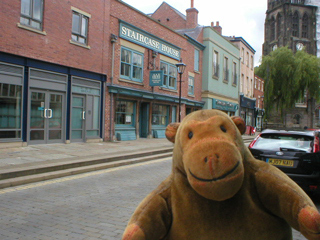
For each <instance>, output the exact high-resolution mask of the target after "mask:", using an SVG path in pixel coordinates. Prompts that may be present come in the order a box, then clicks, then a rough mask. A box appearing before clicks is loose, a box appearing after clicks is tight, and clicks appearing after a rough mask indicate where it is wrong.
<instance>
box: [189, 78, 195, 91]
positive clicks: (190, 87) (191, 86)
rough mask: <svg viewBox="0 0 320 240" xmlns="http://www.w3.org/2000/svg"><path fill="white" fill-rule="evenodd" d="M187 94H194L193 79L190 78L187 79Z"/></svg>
mask: <svg viewBox="0 0 320 240" xmlns="http://www.w3.org/2000/svg"><path fill="white" fill-rule="evenodd" d="M188 94H191V95H193V94H194V77H191V76H189V78H188Z"/></svg>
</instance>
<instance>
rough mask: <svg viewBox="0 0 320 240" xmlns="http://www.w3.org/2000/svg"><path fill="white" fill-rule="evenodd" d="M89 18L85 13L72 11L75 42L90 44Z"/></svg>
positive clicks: (72, 37)
mask: <svg viewBox="0 0 320 240" xmlns="http://www.w3.org/2000/svg"><path fill="white" fill-rule="evenodd" d="M88 26H89V16H88V15H87V14H84V13H83V12H82V13H80V12H77V11H74V10H73V11H72V36H71V39H72V41H74V42H77V43H80V44H83V45H87V44H88Z"/></svg>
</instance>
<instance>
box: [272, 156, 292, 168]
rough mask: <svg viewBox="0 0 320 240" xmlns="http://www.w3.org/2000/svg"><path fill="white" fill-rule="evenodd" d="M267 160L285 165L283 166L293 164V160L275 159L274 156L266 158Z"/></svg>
mask: <svg viewBox="0 0 320 240" xmlns="http://www.w3.org/2000/svg"><path fill="white" fill-rule="evenodd" d="M267 162H268V163H269V164H271V165H276V166H285V167H293V164H294V161H293V160H284V159H275V158H268V159H267Z"/></svg>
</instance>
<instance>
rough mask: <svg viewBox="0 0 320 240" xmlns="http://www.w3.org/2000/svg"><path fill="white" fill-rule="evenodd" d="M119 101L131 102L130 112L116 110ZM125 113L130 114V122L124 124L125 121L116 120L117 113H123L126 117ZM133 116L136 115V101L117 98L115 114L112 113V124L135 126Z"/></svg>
mask: <svg viewBox="0 0 320 240" xmlns="http://www.w3.org/2000/svg"><path fill="white" fill-rule="evenodd" d="M121 102H124V103H126V106H127V103H132V112H128V111H124V112H123V111H117V109H118V104H120V103H121ZM127 113H130V115H131V124H125V123H118V121H117V114H124V115H125V117H127V115H129V114H127ZM135 116H136V102H135V101H130V100H126V99H119V100H117V101H116V106H115V115H114V118H115V119H114V124H115V126H116V127H134V126H135Z"/></svg>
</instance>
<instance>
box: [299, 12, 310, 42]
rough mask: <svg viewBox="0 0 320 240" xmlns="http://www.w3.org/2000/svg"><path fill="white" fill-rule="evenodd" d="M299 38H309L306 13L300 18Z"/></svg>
mask: <svg viewBox="0 0 320 240" xmlns="http://www.w3.org/2000/svg"><path fill="white" fill-rule="evenodd" d="M301 37H302V38H308V37H309V16H308V14H307V13H305V14H304V15H303V17H302V29H301Z"/></svg>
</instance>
